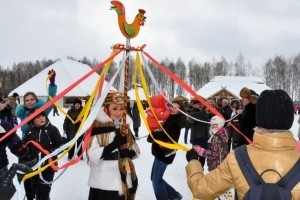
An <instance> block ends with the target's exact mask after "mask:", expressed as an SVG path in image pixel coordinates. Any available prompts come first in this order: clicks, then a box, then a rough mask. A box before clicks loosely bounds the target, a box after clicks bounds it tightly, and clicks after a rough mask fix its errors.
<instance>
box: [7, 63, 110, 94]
mask: <svg viewBox="0 0 300 200" xmlns="http://www.w3.org/2000/svg"><path fill="white" fill-rule="evenodd" d="M51 69H53V70H55V72H56V77H55V82H56V85H57V94H59V93H60V92H61V91H63V90H64V89H66V88H67V87H68V86H70V85H71V84H72V83H74V82H75V81H76V80H78V79H79V78H81V77H82V76H84V75H85V74H87V73H88V72H90V71H91V70H92V69H91V67H90V66H88V65H86V64H82V63H80V62H76V61H73V60H69V59H66V58H62V59H60V60H59V61H57V62H56V63H54V64H52V65H50V66H49V67H47V68H46V69H44V70H43V71H41V72H40V73H38V74H37V75H35V76H34V77H32V78H31V79H29V80H28V81H26V82H25V83H23V84H22V85H20V86H19V87H17V88H15V89H14V90H13V91H11V92H10V93H9V96H11V95H12V94H13V93H14V92H17V93H18V94H19V95H20V96H24V94H25V93H26V92H28V91H33V92H34V93H36V95H37V96H47V95H48V94H47V90H46V78H47V76H48V72H49V70H51ZM98 79H99V75H98V74H97V73H93V74H91V75H90V76H89V77H88V78H87V79H85V80H84V81H82V82H81V83H80V84H79V85H77V86H76V87H75V88H73V89H72V90H71V91H69V93H67V94H66V96H88V95H90V94H91V93H92V90H93V88H94V87H95V85H96V83H97V80H98ZM48 83H49V82H48ZM48 83H47V84H48ZM106 85H107V82H104V87H105V86H106Z"/></svg>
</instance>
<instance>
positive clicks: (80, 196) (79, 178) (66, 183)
mask: <svg viewBox="0 0 300 200" xmlns="http://www.w3.org/2000/svg"><path fill="white" fill-rule="evenodd" d="M51 114H52V113H51ZM298 117H299V115H296V116H295V120H294V124H293V127H292V129H291V131H292V132H293V133H294V135H295V137H296V136H297V133H298V127H299V125H298V123H297V120H298ZM49 118H50V121H51V123H52V124H54V125H55V126H57V127H58V128H59V129H60V130H61V132H62V124H63V120H64V117H63V116H62V114H60V116H59V117H58V116H56V117H53V116H49ZM183 133H184V129H182V134H181V136H180V139H179V143H181V144H183V135H184V134H183ZM146 134H147V133H146V129H145V126H144V125H143V123H142V127H141V128H140V131H139V135H140V136H144V135H146ZM296 138H298V137H296ZM137 143H138V145H139V147H140V149H141V155H140V156H139V157H138V158H137V159H136V160H134V163H135V167H136V171H137V175H138V178H139V187H138V191H137V194H136V199H137V200H145V199H149V200H154V199H155V196H154V193H153V189H152V185H151V181H150V172H151V167H152V162H153V156H152V155H151V145H150V144H149V143H147V141H146V139H145V138H143V139H140V140H138V141H137ZM187 146H188V147H191V145H190V144H188V145H187ZM9 158H10V162H11V163H13V162H17V159H16V157H15V156H13V155H11V154H9ZM65 162H67V157H64V158H63V159H62V162H61V163H65ZM186 164H187V161H186V159H185V152H182V151H178V152H177V155H176V157H175V160H174V162H173V164H172V165H169V166H168V168H167V170H166V172H165V175H164V179H165V180H166V181H167V182H168V183H169V184H170V185H172V186H173V187H174V188H175V189H176V190H177V191H179V192H180V193H181V194H182V195H183V199H184V200H191V199H192V195H191V192H190V191H189V189H188V186H187V183H186V174H185V165H186ZM88 176H89V166H88V165H87V162H86V157H84V160H82V161H80V162H79V163H77V164H75V165H74V166H71V167H69V169H68V170H66V172H65V173H64V174H63V175H62V176H61V177H60V178H59V179H58V180H57V181H56V182H55V183H54V184H53V185H52V191H51V199H52V200H86V199H87V197H88V192H89V187H88V185H87V180H88ZM21 192H22V193H23V194H24V190H23V187H21ZM13 199H14V200H18V198H17V195H15V196H14V198H13Z"/></svg>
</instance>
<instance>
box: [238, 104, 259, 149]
mask: <svg viewBox="0 0 300 200" xmlns="http://www.w3.org/2000/svg"><path fill="white" fill-rule="evenodd" d="M255 108H256V105H255V104H252V103H249V104H248V105H246V106H245V109H244V111H243V113H242V114H241V115H238V117H237V118H238V119H239V123H240V127H241V129H240V131H241V132H242V133H243V134H244V135H245V136H246V137H247V138H248V139H250V140H251V141H252V140H253V134H254V128H255V126H256V120H255V113H256V111H255ZM243 144H246V145H247V144H248V142H247V141H246V139H245V138H244V137H243V136H242V137H240V142H239V146H241V145H243Z"/></svg>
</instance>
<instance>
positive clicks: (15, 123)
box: [12, 118, 19, 126]
mask: <svg viewBox="0 0 300 200" xmlns="http://www.w3.org/2000/svg"><path fill="white" fill-rule="evenodd" d="M12 123H13V125H14V126H18V124H19V123H18V120H17V119H16V118H13V120H12Z"/></svg>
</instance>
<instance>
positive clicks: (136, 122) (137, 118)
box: [132, 101, 141, 128]
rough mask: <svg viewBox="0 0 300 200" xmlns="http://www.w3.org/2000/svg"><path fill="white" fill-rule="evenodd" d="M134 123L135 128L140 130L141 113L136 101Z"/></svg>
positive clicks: (133, 114)
mask: <svg viewBox="0 0 300 200" xmlns="http://www.w3.org/2000/svg"><path fill="white" fill-rule="evenodd" d="M132 121H133V128H139V127H140V126H141V117H140V111H139V109H138V106H137V103H136V101H135V102H134V103H133V108H132Z"/></svg>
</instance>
